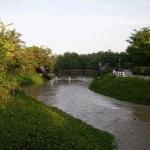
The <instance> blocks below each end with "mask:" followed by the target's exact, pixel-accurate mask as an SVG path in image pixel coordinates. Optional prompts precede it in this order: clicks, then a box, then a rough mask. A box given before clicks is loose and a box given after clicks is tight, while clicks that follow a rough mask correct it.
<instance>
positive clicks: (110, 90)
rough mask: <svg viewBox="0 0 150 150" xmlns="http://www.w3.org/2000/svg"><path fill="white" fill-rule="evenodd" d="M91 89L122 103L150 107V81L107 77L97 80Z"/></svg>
mask: <svg viewBox="0 0 150 150" xmlns="http://www.w3.org/2000/svg"><path fill="white" fill-rule="evenodd" d="M89 88H90V89H91V90H93V91H95V92H96V93H100V94H103V95H107V96H111V97H114V98H117V99H119V100H122V101H128V102H133V103H138V104H145V105H150V80H145V79H140V78H131V77H130V78H129V77H128V78H121V77H120V78H118V77H115V76H113V75H105V76H101V77H97V78H95V80H94V81H93V82H92V83H91V85H90V87H89Z"/></svg>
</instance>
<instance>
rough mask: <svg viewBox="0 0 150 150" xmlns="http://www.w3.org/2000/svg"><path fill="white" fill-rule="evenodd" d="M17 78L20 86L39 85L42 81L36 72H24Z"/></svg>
mask: <svg viewBox="0 0 150 150" xmlns="http://www.w3.org/2000/svg"><path fill="white" fill-rule="evenodd" d="M18 80H19V82H20V84H21V85H22V86H27V85H32V84H36V85H40V84H43V83H44V78H43V77H42V76H41V75H40V74H37V73H28V74H25V75H23V76H20V77H19V78H18Z"/></svg>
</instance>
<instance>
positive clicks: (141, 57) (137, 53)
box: [126, 27, 150, 66]
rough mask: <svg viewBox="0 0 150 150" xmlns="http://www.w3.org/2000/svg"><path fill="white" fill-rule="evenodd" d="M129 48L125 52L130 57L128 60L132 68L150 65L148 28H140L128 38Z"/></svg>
mask: <svg viewBox="0 0 150 150" xmlns="http://www.w3.org/2000/svg"><path fill="white" fill-rule="evenodd" d="M127 41H128V42H129V44H130V45H129V46H128V48H127V50H126V52H127V53H128V54H129V56H130V60H131V62H132V63H133V65H134V66H139V65H140V66H142V65H143V66H149V65H150V28H148V27H146V28H142V29H141V30H139V31H137V30H134V33H131V36H130V37H129V40H127Z"/></svg>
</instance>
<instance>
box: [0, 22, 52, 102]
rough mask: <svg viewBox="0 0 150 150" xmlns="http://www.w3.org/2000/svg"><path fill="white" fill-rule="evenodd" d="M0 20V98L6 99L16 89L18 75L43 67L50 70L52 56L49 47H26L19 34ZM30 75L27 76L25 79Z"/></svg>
mask: <svg viewBox="0 0 150 150" xmlns="http://www.w3.org/2000/svg"><path fill="white" fill-rule="evenodd" d="M10 25H11V24H9V25H5V24H4V23H3V22H1V21H0V91H1V92H0V99H1V100H2V99H3V100H4V99H5V100H6V99H8V97H9V96H10V95H11V94H12V93H14V91H15V90H17V89H18V86H19V82H18V80H17V79H18V76H21V77H22V76H25V75H26V74H27V73H33V74H34V73H35V72H36V70H37V68H40V67H45V68H47V70H48V71H51V70H52V69H53V66H54V57H53V55H52V53H51V50H50V49H49V48H45V47H37V46H33V47H26V46H25V43H24V42H23V41H22V40H21V39H20V37H21V34H20V33H18V32H16V30H15V29H10ZM31 77H32V80H33V77H35V79H37V80H38V78H37V76H36V75H35V74H34V76H31V74H30V76H27V77H26V81H27V80H28V81H29V79H30V78H31ZM38 81H39V80H38Z"/></svg>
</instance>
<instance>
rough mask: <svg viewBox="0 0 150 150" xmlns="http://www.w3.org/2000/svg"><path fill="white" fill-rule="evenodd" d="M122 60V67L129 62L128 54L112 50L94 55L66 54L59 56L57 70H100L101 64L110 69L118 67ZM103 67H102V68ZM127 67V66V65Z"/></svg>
mask: <svg viewBox="0 0 150 150" xmlns="http://www.w3.org/2000/svg"><path fill="white" fill-rule="evenodd" d="M119 58H121V60H122V61H121V65H122V66H125V64H127V61H128V56H127V54H126V53H123V52H122V53H114V52H112V51H110V50H108V51H106V52H103V51H100V52H98V53H92V54H87V55H86V54H81V55H78V54H77V53H74V52H73V53H69V52H67V53H64V55H59V56H57V59H56V66H55V67H56V68H57V69H62V70H67V69H82V70H86V69H91V70H99V63H101V64H102V66H108V67H109V68H113V67H116V66H117V65H118V59H119ZM102 66H101V67H102ZM126 66H127V65H126Z"/></svg>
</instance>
